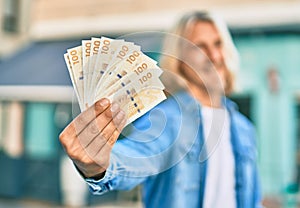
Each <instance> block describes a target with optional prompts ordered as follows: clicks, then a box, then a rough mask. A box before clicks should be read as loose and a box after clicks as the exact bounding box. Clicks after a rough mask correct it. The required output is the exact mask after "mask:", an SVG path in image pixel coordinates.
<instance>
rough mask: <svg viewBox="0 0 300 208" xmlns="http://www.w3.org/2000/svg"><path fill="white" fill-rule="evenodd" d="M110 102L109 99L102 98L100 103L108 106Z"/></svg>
mask: <svg viewBox="0 0 300 208" xmlns="http://www.w3.org/2000/svg"><path fill="white" fill-rule="evenodd" d="M108 104H109V100H108V99H106V98H105V99H102V100H101V101H100V105H101V106H102V107H104V106H107V105H108Z"/></svg>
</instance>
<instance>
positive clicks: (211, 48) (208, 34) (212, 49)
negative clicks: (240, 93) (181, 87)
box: [182, 21, 226, 92]
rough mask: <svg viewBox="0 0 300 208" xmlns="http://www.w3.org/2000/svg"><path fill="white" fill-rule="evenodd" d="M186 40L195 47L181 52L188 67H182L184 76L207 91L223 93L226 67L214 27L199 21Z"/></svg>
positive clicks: (221, 44)
mask: <svg viewBox="0 0 300 208" xmlns="http://www.w3.org/2000/svg"><path fill="white" fill-rule="evenodd" d="M187 39H188V40H189V41H190V42H192V43H193V44H195V45H196V46H197V47H191V46H190V47H186V48H183V50H182V53H183V58H184V59H185V60H187V63H188V64H189V66H187V65H186V64H183V65H182V70H183V72H182V73H183V74H184V76H185V77H186V78H187V79H188V80H189V81H190V82H193V83H195V84H197V85H198V86H199V87H204V88H206V90H208V91H211V90H213V91H216V90H217V91H218V92H221V91H222V92H223V89H224V87H225V86H224V83H225V70H226V67H225V63H224V55H223V43H222V40H221V37H220V34H219V32H218V31H217V29H216V28H215V26H214V25H213V24H212V23H210V22H204V21H199V22H197V23H195V25H194V27H193V28H192V29H191V31H190V33H189V34H188V36H187ZM199 49H201V50H199ZM203 54H205V55H203ZM207 58H208V59H207ZM211 64H212V65H213V67H212V66H211ZM191 68H192V70H191ZM197 75H198V76H197ZM199 76H200V77H201V80H199V78H198V77H199Z"/></svg>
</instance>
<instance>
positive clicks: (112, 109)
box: [110, 103, 120, 112]
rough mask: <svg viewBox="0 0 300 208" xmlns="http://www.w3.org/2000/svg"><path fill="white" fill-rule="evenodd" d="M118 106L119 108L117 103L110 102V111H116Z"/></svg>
mask: <svg viewBox="0 0 300 208" xmlns="http://www.w3.org/2000/svg"><path fill="white" fill-rule="evenodd" d="M119 108H120V106H119V105H118V104H117V103H114V104H112V106H111V108H110V111H111V112H116V111H118V110H119Z"/></svg>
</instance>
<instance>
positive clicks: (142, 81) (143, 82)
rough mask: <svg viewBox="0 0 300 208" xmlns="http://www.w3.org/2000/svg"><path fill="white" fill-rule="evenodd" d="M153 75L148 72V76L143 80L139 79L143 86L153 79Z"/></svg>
mask: <svg viewBox="0 0 300 208" xmlns="http://www.w3.org/2000/svg"><path fill="white" fill-rule="evenodd" d="M151 77H152V74H151V73H150V72H148V73H147V74H146V75H144V76H142V78H140V79H139V81H140V83H141V84H145V82H147V81H148V80H149V79H151Z"/></svg>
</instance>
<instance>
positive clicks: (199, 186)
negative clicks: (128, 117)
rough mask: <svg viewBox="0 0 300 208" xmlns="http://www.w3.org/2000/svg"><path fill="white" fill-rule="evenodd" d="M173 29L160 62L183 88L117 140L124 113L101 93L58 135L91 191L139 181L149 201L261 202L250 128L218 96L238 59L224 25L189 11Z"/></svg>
mask: <svg viewBox="0 0 300 208" xmlns="http://www.w3.org/2000/svg"><path fill="white" fill-rule="evenodd" d="M174 33H175V34H176V35H178V36H179V37H180V38H176V39H175V41H174V38H172V37H171V38H169V40H166V45H165V50H167V51H168V53H169V52H170V51H171V53H173V56H164V57H163V58H162V64H161V65H162V66H163V68H164V69H168V70H170V71H172V72H174V73H175V74H176V75H178V76H180V77H181V78H183V79H184V80H185V87H186V89H185V90H179V91H177V92H175V93H174V94H172V96H170V97H169V98H168V99H167V100H166V101H164V102H163V103H161V104H160V105H158V106H157V107H155V108H154V109H153V110H152V111H150V112H149V113H147V114H146V115H144V116H142V117H141V118H140V119H138V120H137V121H135V122H134V124H133V125H131V126H130V127H126V129H125V130H124V131H123V132H122V135H123V137H125V138H123V139H121V140H118V141H117V142H116V140H117V138H118V137H119V135H120V133H121V130H122V127H123V125H124V123H125V113H124V112H123V111H121V110H120V108H119V107H118V106H117V105H115V104H112V105H111V104H110V103H109V101H108V100H107V99H101V100H100V101H98V102H97V103H95V105H94V106H93V107H92V108H89V109H88V110H87V111H85V112H83V113H81V114H80V115H79V116H78V117H77V118H76V119H74V120H73V121H72V122H71V124H70V125H69V126H68V127H66V129H65V130H64V131H63V132H62V134H61V136H60V141H61V143H62V144H63V146H64V148H65V150H66V152H67V154H68V155H69V156H70V158H71V159H72V160H73V162H74V164H75V165H76V167H77V169H78V171H79V172H80V173H81V174H82V176H83V177H84V178H85V180H86V181H87V182H88V184H89V185H90V188H91V190H92V192H94V193H95V194H103V193H105V192H107V191H110V190H114V189H120V190H127V189H131V188H133V187H135V186H136V185H138V184H142V185H143V186H142V187H143V188H142V190H143V192H142V196H143V202H144V204H145V207H149V208H150V207H153V208H154V207H155V208H156V207H172V208H173V207H180V208H181V207H214V208H218V207H242V208H247V207H249V208H253V207H260V189H259V182H258V175H257V168H256V148H255V131H254V128H253V126H252V124H251V123H250V122H249V121H248V120H247V119H246V118H245V117H244V116H242V115H241V114H240V113H238V112H237V111H236V109H235V105H234V104H233V103H232V102H231V101H230V100H228V99H226V98H225V96H224V94H226V95H227V94H229V93H230V92H231V91H232V88H233V70H235V68H236V66H237V64H238V59H237V53H236V51H235V48H234V45H233V43H232V40H231V38H230V36H229V33H228V31H227V28H226V27H224V26H222V24H221V23H220V22H219V21H218V20H216V19H215V18H214V17H213V16H212V15H211V14H209V13H206V12H193V13H189V14H187V15H185V16H184V17H183V18H182V19H181V20H180V21H179V23H178V25H177V26H176V28H175V30H174ZM201 51H202V52H203V53H204V54H205V55H206V56H207V57H208V59H209V60H210V61H207V60H208V59H207V58H205V56H203V55H202V52H201ZM174 54H175V58H174ZM115 142H116V143H115Z"/></svg>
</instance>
